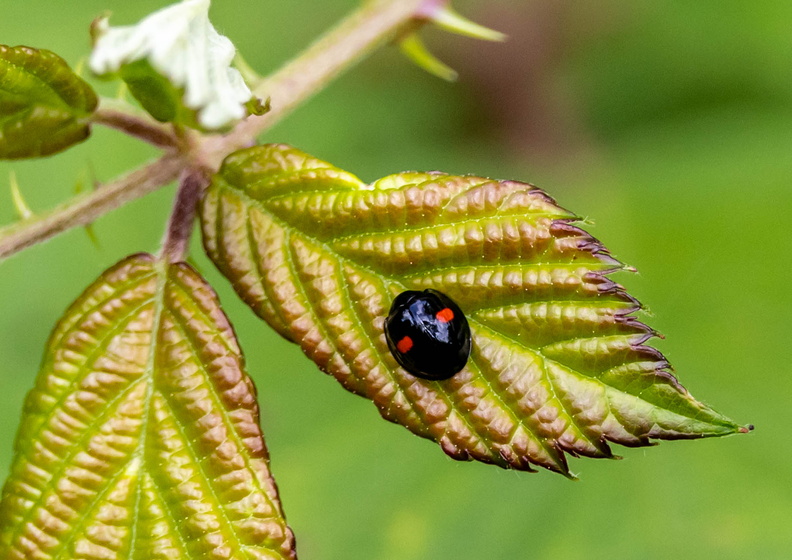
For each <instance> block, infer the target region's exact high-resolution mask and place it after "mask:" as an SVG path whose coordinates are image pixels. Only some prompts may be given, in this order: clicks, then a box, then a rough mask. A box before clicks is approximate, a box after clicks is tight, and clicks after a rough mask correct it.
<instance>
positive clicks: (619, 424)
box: [202, 145, 744, 474]
mask: <svg viewBox="0 0 792 560" xmlns="http://www.w3.org/2000/svg"><path fill="white" fill-rule="evenodd" d="M574 221H575V216H574V215H573V214H571V213H569V212H567V211H566V210H564V209H562V208H560V207H559V206H558V205H557V204H556V203H555V201H553V200H552V199H551V198H550V197H549V196H547V195H546V194H545V193H544V192H542V191H540V190H539V189H537V188H535V187H532V186H530V185H526V184H523V183H517V182H512V181H494V180H491V179H484V178H480V177H457V176H452V175H446V174H443V173H415V172H410V173H401V174H398V175H392V176H389V177H385V178H384V179H380V180H379V181H376V182H375V183H373V184H371V185H366V184H364V183H362V182H361V181H360V180H359V179H358V178H357V177H355V176H354V175H351V174H349V173H347V172H345V171H342V170H340V169H337V168H335V167H333V166H332V165H330V164H328V163H325V162H322V161H319V160H317V159H315V158H313V157H311V156H308V155H306V154H304V153H302V152H300V151H298V150H295V149H293V148H290V147H288V146H284V145H268V146H257V147H253V148H249V149H245V150H241V151H239V152H236V153H235V154H232V155H231V156H229V157H228V158H227V159H226V161H225V162H224V164H223V166H222V169H221V170H220V172H219V173H218V174H217V176H216V177H215V178H214V181H213V183H212V185H211V187H210V188H209V190H208V192H207V194H206V197H205V200H204V202H203V207H202V223H203V235H204V245H205V247H206V250H207V252H208V254H209V255H210V257H211V258H212V260H213V261H214V262H215V264H216V265H217V266H218V267H219V269H220V270H221V271H222V272H223V274H225V275H226V276H227V277H228V278H229V280H230V281H231V282H232V284H233V285H234V287H235V289H236V290H237V292H238V293H239V295H240V296H241V297H242V298H243V299H244V300H245V301H246V302H247V303H248V305H250V306H251V307H252V309H253V310H254V311H255V312H256V313H257V314H258V315H259V316H261V317H262V318H264V319H265V320H266V321H267V322H268V323H269V324H270V325H272V327H274V328H275V329H276V330H277V331H278V332H280V333H281V334H282V335H283V336H285V337H286V338H288V339H289V340H292V341H294V342H296V343H298V344H299V345H300V346H301V347H302V349H303V351H304V352H305V353H306V354H307V355H308V356H309V357H310V358H311V359H313V360H314V361H315V362H316V363H317V364H318V365H319V367H320V368H321V369H322V370H324V371H327V372H329V373H331V374H333V375H334V376H335V377H336V378H337V379H338V380H339V381H340V382H341V383H342V385H343V386H344V387H346V388H347V389H348V390H350V391H352V392H354V393H358V394H360V395H363V396H365V397H367V398H369V399H371V400H372V401H374V403H375V404H376V405H377V408H378V409H379V411H380V413H381V414H382V416H383V417H385V418H386V419H388V420H390V421H393V422H397V423H399V424H402V425H404V426H406V427H407V428H409V429H410V430H411V431H413V432H414V433H416V434H418V435H420V436H423V437H426V438H429V439H433V440H435V441H437V442H438V443H440V445H441V446H442V449H443V450H444V451H445V452H446V453H447V454H449V455H450V456H452V457H454V458H456V459H477V460H480V461H484V462H488V463H495V464H498V465H500V466H503V467H511V468H516V469H522V470H532V466H534V465H538V466H542V467H545V468H548V469H551V470H554V471H557V472H560V473H564V474H568V473H569V471H568V467H567V462H566V458H565V452H566V453H569V454H571V455H574V456H577V455H582V456H587V457H611V450H610V448H609V446H608V443H607V442H609V441H610V442H615V443H619V444H622V445H628V446H639V445H648V444H649V443H650V438H659V439H676V438H696V437H704V436H719V435H725V434H731V433H734V432H737V431H743V430H744V428H741V427H740V426H738V425H736V424H735V423H733V422H732V421H730V420H729V419H727V418H725V417H723V416H721V415H719V414H718V413H716V412H714V411H713V410H712V409H710V408H709V407H707V406H705V405H703V404H701V403H699V402H698V401H696V400H694V399H693V398H692V397H691V396H690V395H689V394H688V392H687V391H686V390H685V389H684V388H683V387H682V386H681V385H680V384H679V383H678V382H677V380H676V379H675V378H674V377H673V376H672V375H671V373H670V372H669V369H670V367H669V365H668V363H667V362H666V360H665V359H664V358H663V356H662V355H661V354H660V352H658V351H657V350H655V349H654V348H652V347H650V346H648V345H646V341H647V340H648V339H649V338H651V337H652V336H654V334H655V333H654V331H652V330H651V329H650V328H649V327H647V326H646V325H644V324H643V323H641V322H639V321H638V320H637V319H635V318H634V317H633V316H632V314H633V313H634V312H635V311H637V310H638V309H639V307H640V306H639V304H638V302H637V301H636V300H635V299H633V298H632V297H630V296H629V295H627V293H626V292H625V291H624V289H623V288H622V287H621V286H620V285H618V284H616V283H615V282H613V281H612V280H610V279H609V278H608V276H609V275H610V274H611V273H612V272H614V271H617V270H619V269H622V268H623V266H622V265H621V264H620V263H619V262H618V261H616V260H615V259H613V258H612V257H611V256H610V254H609V253H608V251H607V250H606V249H605V248H604V247H603V246H602V245H601V244H600V243H599V242H598V241H597V240H596V239H594V238H593V237H591V236H590V235H589V234H587V233H586V232H584V231H583V230H581V229H579V228H578V227H577V226H575V225H573V222H574ZM428 288H432V289H435V290H439V291H441V292H443V293H445V294H447V295H448V296H450V297H451V298H452V299H453V300H454V301H456V303H457V304H458V305H459V306H460V308H461V309H462V311H463V312H464V313H465V314H466V316H467V318H468V321H469V323H470V326H471V330H472V332H473V350H472V354H471V357H470V360H469V361H468V364H467V366H466V367H465V369H463V370H462V371H461V372H459V373H458V374H456V375H454V376H453V377H451V378H450V379H448V380H445V381H427V380H424V379H419V378H416V377H413V376H412V375H410V374H409V373H408V372H406V371H405V370H403V369H402V368H400V367H398V365H397V363H396V361H395V360H394V358H393V356H392V355H391V353H390V351H389V349H388V345H387V343H386V339H385V336H384V333H383V324H384V321H385V317H386V315H387V314H388V311H389V308H390V306H391V302H392V301H393V299H394V297H395V296H396V295H398V294H399V293H401V292H402V291H404V290H408V289H412V290H423V289H428Z"/></svg>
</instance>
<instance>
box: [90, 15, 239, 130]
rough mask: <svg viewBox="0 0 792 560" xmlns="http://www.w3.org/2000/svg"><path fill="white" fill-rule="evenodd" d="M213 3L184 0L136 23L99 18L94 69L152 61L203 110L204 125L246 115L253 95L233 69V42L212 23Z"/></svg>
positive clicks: (221, 125) (108, 69) (214, 127)
mask: <svg viewBox="0 0 792 560" xmlns="http://www.w3.org/2000/svg"><path fill="white" fill-rule="evenodd" d="M209 4H210V0H184V1H183V2H180V3H178V4H174V5H172V6H168V7H166V8H163V9H161V10H159V11H157V12H154V13H153V14H151V15H149V16H147V17H146V18H145V19H143V20H141V21H140V22H139V23H138V24H136V25H131V26H124V27H109V26H108V24H107V20H103V21H101V22H99V24H98V26H97V30H98V32H99V39H98V40H97V41H96V43H95V45H94V49H93V52H92V53H91V59H90V67H91V70H92V71H93V72H95V73H96V74H99V75H102V74H108V73H110V72H117V71H118V70H119V69H120V68H121V67H122V66H123V65H124V64H128V63H131V62H135V61H137V60H141V59H147V60H148V61H149V64H151V66H152V68H154V70H155V71H157V72H158V73H160V74H161V75H162V76H164V77H166V78H167V79H168V80H169V81H170V82H171V83H172V84H173V85H174V86H176V87H178V88H182V89H183V90H184V98H183V100H182V101H183V103H184V105H185V106H187V107H189V108H190V109H193V110H195V111H196V112H197V115H198V122H199V123H200V125H201V126H202V127H204V128H206V129H210V130H217V129H221V128H225V127H227V126H228V125H230V124H232V123H234V122H236V121H238V120H240V119H242V118H244V117H245V115H246V114H247V111H246V109H245V106H244V105H245V103H247V102H248V101H250V99H251V98H252V97H253V94H252V93H251V91H250V89H249V88H248V87H247V85H246V84H245V82H244V80H243V79H242V76H241V74H240V73H239V72H238V71H237V70H236V69H235V68H232V67H231V61H232V60H233V59H234V54H235V53H236V49H235V48H234V45H233V43H231V41H230V40H229V39H228V38H227V37H224V36H223V35H220V34H219V33H218V32H217V30H216V29H215V28H214V26H212V24H211V23H210V22H209Z"/></svg>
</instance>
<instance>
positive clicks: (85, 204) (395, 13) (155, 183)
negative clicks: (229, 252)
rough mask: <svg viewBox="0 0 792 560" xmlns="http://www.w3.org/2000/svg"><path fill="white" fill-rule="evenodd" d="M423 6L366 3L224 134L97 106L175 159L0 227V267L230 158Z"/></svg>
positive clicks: (406, 0)
mask: <svg viewBox="0 0 792 560" xmlns="http://www.w3.org/2000/svg"><path fill="white" fill-rule="evenodd" d="M426 1H427V0H371V1H369V2H367V3H365V4H364V5H363V6H361V7H360V8H359V9H358V10H356V11H355V12H353V13H352V14H350V15H349V16H348V17H347V18H346V19H344V20H343V21H342V22H341V23H340V24H339V25H338V26H336V27H335V28H333V29H332V30H330V31H329V32H328V33H327V34H326V35H325V36H324V37H322V38H320V39H319V40H318V41H316V42H315V43H314V44H313V45H311V46H310V47H309V48H308V49H307V50H306V51H305V52H304V53H303V54H301V55H300V56H298V57H297V58H295V59H293V60H292V61H290V62H289V63H287V64H286V65H285V66H284V67H283V68H282V69H281V70H279V71H278V72H276V73H275V74H274V75H272V76H271V77H269V78H266V79H264V80H262V82H261V83H260V84H259V85H258V86H257V87H256V88H255V93H256V94H257V95H259V96H262V97H265V96H270V97H271V99H272V110H271V111H270V112H269V113H267V114H266V115H262V116H261V117H249V118H248V119H246V120H244V121H242V122H241V123H239V124H238V125H237V126H236V127H235V128H234V129H233V130H232V131H231V132H230V133H228V134H227V135H225V136H217V135H215V136H207V137H200V136H198V137H196V138H195V140H194V141H190V142H181V141H180V139H178V138H177V137H176V136H174V135H172V134H170V133H169V131H167V130H166V129H165V128H163V127H161V126H160V125H159V124H158V123H155V122H154V121H152V120H151V119H148V118H147V117H145V118H143V117H139V116H137V115H136V114H135V113H132V112H129V111H124V110H122V109H119V108H117V107H115V106H113V103H112V102H104V103H103V105H107V107H106V108H104V109H100V110H99V111H98V113H99V114H98V116H95V118H94V120H95V121H96V122H98V123H101V124H105V125H108V126H112V127H113V128H117V129H119V130H122V131H123V132H126V133H128V134H131V135H133V136H136V137H138V138H141V139H143V140H145V141H147V142H150V143H152V144H155V145H159V146H161V147H165V148H173V147H176V148H178V150H179V151H180V152H181V153H173V152H171V153H169V154H166V155H164V156H163V157H162V158H160V159H159V160H157V161H156V162H154V163H152V164H149V165H147V166H145V167H142V168H140V169H138V170H137V171H134V172H132V173H130V174H128V175H126V176H125V177H122V178H121V179H118V180H116V181H113V182H112V183H109V184H107V185H105V186H103V187H101V189H99V190H97V191H95V192H92V193H89V194H85V195H80V196H77V197H75V198H73V199H72V200H70V201H68V202H66V203H65V204H63V205H61V206H59V207H58V208H55V209H54V210H51V211H49V212H46V213H44V214H39V215H37V216H35V217H33V218H31V219H29V220H25V221H22V222H18V223H17V224H14V225H11V226H7V227H5V228H2V229H0V262H2V260H3V259H4V258H7V257H8V256H9V255H12V254H14V253H17V252H19V251H21V250H23V249H25V248H27V247H30V246H31V245H35V244H37V243H41V242H43V241H46V240H47V239H50V238H51V237H54V236H55V235H58V234H59V233H62V232H64V231H66V230H68V229H70V228H73V227H76V226H81V225H87V224H90V223H92V222H93V221H94V220H96V219H97V218H99V217H100V216H102V215H104V214H106V213H107V212H109V211H111V210H113V209H115V208H118V207H119V206H122V205H123V204H125V203H127V202H129V201H131V200H134V199H136V198H139V197H141V196H143V195H145V194H148V193H149V192H152V191H154V190H156V189H158V188H160V187H162V186H164V185H166V184H168V183H170V182H171V181H173V180H174V179H175V178H176V177H178V176H179V174H180V173H181V172H183V171H184V170H185V169H188V168H194V167H196V166H197V167H201V168H206V169H210V170H214V169H217V168H218V167H219V165H220V162H222V160H223V159H224V158H225V157H226V156H227V155H228V154H229V153H231V152H233V151H235V150H236V149H239V148H241V147H244V146H246V145H248V144H250V143H251V142H252V141H254V140H255V139H256V137H257V136H258V135H259V134H261V133H262V132H264V131H265V130H266V129H268V128H269V127H271V126H272V125H274V124H275V123H277V122H278V121H280V120H281V119H282V118H283V117H284V116H286V115H288V114H289V113H291V111H293V110H294V109H295V108H296V107H297V106H298V105H300V104H301V103H302V102H304V101H305V100H306V99H308V98H309V97H311V96H312V95H313V94H315V93H316V92H318V91H319V90H320V89H322V88H324V87H325V86H327V84H328V83H329V82H330V81H332V80H333V79H334V78H336V77H337V76H338V75H339V74H341V73H342V72H343V71H344V70H346V69H348V68H349V67H351V66H353V65H354V64H355V63H356V62H358V61H359V60H360V59H361V58H362V57H364V56H365V55H366V54H368V53H370V52H372V51H374V50H375V49H377V48H378V47H380V46H382V45H383V44H385V43H387V42H388V41H390V40H392V39H393V38H394V37H396V36H398V35H399V33H401V32H402V31H403V30H404V29H405V28H406V27H407V26H410V25H412V24H413V21H412V20H413V17H414V16H415V14H416V13H418V11H419V10H420V8H421V7H422V6H423V5H424V3H425V2H426ZM174 143H175V144H174ZM188 235H189V233H188ZM177 252H178V251H177Z"/></svg>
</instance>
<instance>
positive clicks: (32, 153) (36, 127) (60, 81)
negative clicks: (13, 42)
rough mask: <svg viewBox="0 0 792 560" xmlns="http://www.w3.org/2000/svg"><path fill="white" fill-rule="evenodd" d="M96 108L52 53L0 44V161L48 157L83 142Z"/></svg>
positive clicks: (88, 89)
mask: <svg viewBox="0 0 792 560" xmlns="http://www.w3.org/2000/svg"><path fill="white" fill-rule="evenodd" d="M97 103H98V99H97V97H96V94H95V93H94V91H93V89H91V86H89V85H88V84H87V83H85V81H83V80H82V79H81V78H80V77H79V76H77V74H75V73H74V72H73V71H72V70H71V68H69V65H68V64H66V61H65V60H63V59H62V58H61V57H59V56H58V55H56V54H55V53H53V52H50V51H47V50H43V49H41V50H40V49H34V48H31V47H23V46H17V47H9V46H6V45H0V159H20V158H32V157H41V156H48V155H50V154H54V153H56V152H60V151H62V150H65V149H66V148H69V147H70V146H73V145H74V144H78V143H80V142H82V141H83V140H85V139H86V138H88V135H89V134H90V132H91V129H90V126H89V125H88V117H89V116H90V115H91V113H93V112H94V110H95V109H96V105H97Z"/></svg>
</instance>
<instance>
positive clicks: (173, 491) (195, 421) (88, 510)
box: [0, 254, 295, 560]
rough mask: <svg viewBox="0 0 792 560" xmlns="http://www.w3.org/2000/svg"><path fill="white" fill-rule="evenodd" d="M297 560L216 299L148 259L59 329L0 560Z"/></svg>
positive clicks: (2, 525) (251, 397)
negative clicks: (200, 559)
mask: <svg viewBox="0 0 792 560" xmlns="http://www.w3.org/2000/svg"><path fill="white" fill-rule="evenodd" d="M294 557H295V553H294V539H293V536H292V533H291V530H290V529H289V527H288V526H287V525H286V522H285V520H284V517H283V512H282V510H281V505H280V502H279V499H278V493H277V489H276V487H275V483H274V481H273V479H272V477H271V475H270V471H269V465H268V456H267V449H266V447H265V445H264V440H263V438H262V434H261V430H260V428H259V409H258V405H257V402H256V391H255V388H254V386H253V383H252V381H251V380H250V378H249V377H248V375H247V374H246V373H245V371H244V359H243V357H242V355H241V353H240V350H239V347H238V345H237V341H236V337H235V335H234V332H233V330H232V328H231V325H230V324H229V322H228V319H227V318H226V316H225V315H224V314H223V312H222V311H221V309H220V306H219V304H218V301H217V297H216V295H215V294H214V292H213V291H212V289H211V288H210V287H209V286H208V285H207V284H206V282H205V281H204V280H203V279H202V278H200V277H199V276H198V275H197V274H196V273H195V272H194V271H193V270H192V269H191V268H189V267H188V266H187V265H184V264H176V265H170V266H167V265H165V264H162V263H161V262H159V261H157V260H155V259H154V257H152V256H150V255H145V254H141V255H135V256H132V257H129V258H127V259H126V260H124V261H122V262H121V263H119V264H118V265H116V266H114V267H113V268H111V269H110V270H108V271H107V272H105V273H104V274H103V275H102V276H101V277H100V278H99V280H97V281H96V283H94V284H93V285H92V286H91V287H89V288H88V289H87V290H86V292H85V293H84V294H83V295H82V296H81V297H80V298H79V299H78V300H77V301H76V302H75V303H74V304H73V305H72V307H71V308H70V309H69V310H68V312H67V313H66V315H65V316H64V317H63V319H61V321H60V323H59V324H58V326H57V327H56V328H55V331H54V332H53V334H52V337H51V339H50V341H49V344H48V346H47V351H46V355H45V357H44V363H43V365H42V369H41V372H40V374H39V376H38V378H37V380H36V386H35V388H34V389H33V390H32V391H31V393H30V394H29V396H28V398H27V401H26V405H25V410H24V415H23V418H22V425H21V428H20V431H19V434H18V437H17V442H16V457H15V460H14V463H13V466H12V470H11V475H10V477H9V479H8V481H7V482H6V485H5V488H4V490H3V497H2V502H0V558H3V560H22V559H28V560H30V559H37V560H45V559H46V560H71V559H92V560H93V559H105V560H115V559H118V560H121V559H124V560H126V559H140V560H150V559H151V560H153V559H156V560H165V559H168V560H178V559H183V560H195V559H197V558H216V559H222V558H227V559H231V558H234V559H236V558H239V559H241V558H250V559H252V558H267V559H279V558H280V559H287V558H288V559H291V558H294Z"/></svg>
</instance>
